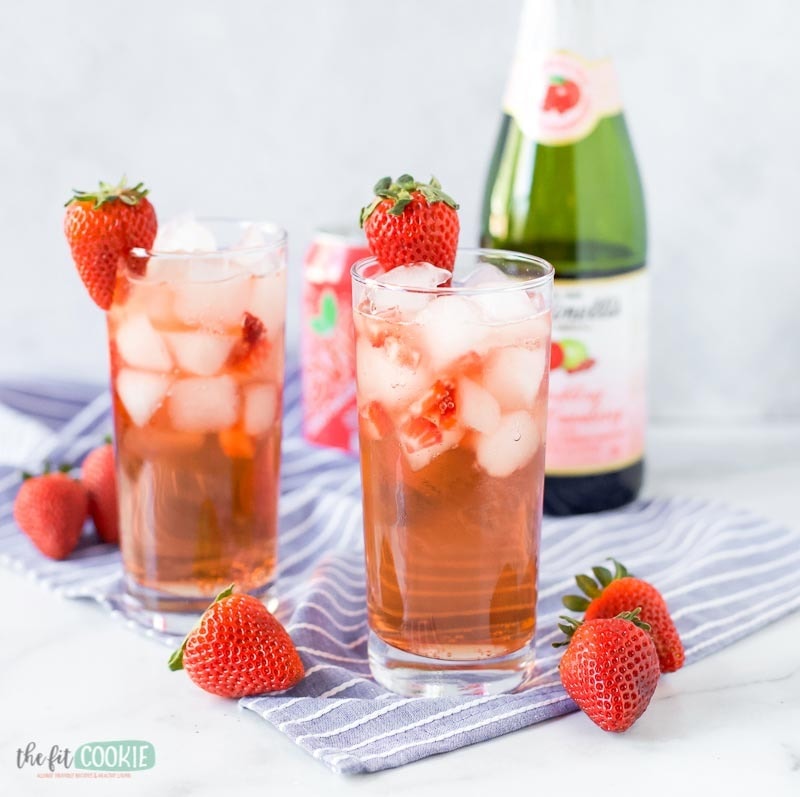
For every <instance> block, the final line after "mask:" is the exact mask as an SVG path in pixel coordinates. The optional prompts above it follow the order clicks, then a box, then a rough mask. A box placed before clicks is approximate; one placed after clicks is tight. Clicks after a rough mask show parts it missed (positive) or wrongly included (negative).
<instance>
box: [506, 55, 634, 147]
mask: <svg viewBox="0 0 800 797" xmlns="http://www.w3.org/2000/svg"><path fill="white" fill-rule="evenodd" d="M503 108H504V110H505V112H506V113H507V114H509V115H510V116H512V117H513V118H514V119H515V120H516V122H517V124H518V125H519V127H520V129H521V130H522V132H523V133H524V134H525V135H526V136H527V137H528V138H530V139H532V140H534V141H536V142H538V143H539V144H545V145H548V146H563V145H566V144H574V143H575V142H576V141H580V140H581V139H583V138H586V137H587V136H588V135H589V134H590V133H591V132H592V131H593V130H594V129H595V127H597V124H598V122H599V121H600V120H601V119H603V118H605V117H607V116H615V115H616V114H618V113H620V112H621V111H622V103H621V101H620V97H619V90H618V88H617V78H616V75H615V72H614V67H613V65H612V63H611V61H610V60H608V59H602V60H597V61H587V60H585V59H583V58H581V57H580V56H578V55H575V54H574V53H570V52H567V51H559V52H553V53H548V54H541V53H536V52H535V51H534V52H529V51H527V50H523V51H522V53H519V54H518V56H517V59H516V60H515V62H514V64H513V65H512V68H511V76H510V78H509V82H508V86H507V88H506V94H505V99H504V102H503Z"/></svg>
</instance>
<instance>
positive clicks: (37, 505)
mask: <svg viewBox="0 0 800 797" xmlns="http://www.w3.org/2000/svg"><path fill="white" fill-rule="evenodd" d="M24 479H25V480H24V481H23V482H22V486H21V487H20V488H19V492H18V493H17V497H16V498H15V500H14V520H16V521H17V525H18V526H19V527H20V528H21V529H22V530H23V531H24V532H25V534H27V535H28V537H30V539H31V542H32V543H33V544H34V545H35V546H36V547H37V548H38V549H39V550H40V551H41V552H42V553H43V554H44V555H45V556H49V557H50V558H51V559H66V558H67V557H68V556H69V555H70V554H71V553H72V552H73V551H74V550H75V546H76V545H77V544H78V540H79V539H80V537H81V531H82V529H83V524H84V522H85V521H86V516H87V514H88V511H89V499H88V496H87V495H86V490H85V489H84V487H83V485H82V484H81V483H80V482H79V481H76V480H75V479H72V478H70V477H69V476H67V474H66V473H61V472H59V473H48V472H47V471H45V473H44V474H42V475H41V476H28V475H27V474H25V476H24Z"/></svg>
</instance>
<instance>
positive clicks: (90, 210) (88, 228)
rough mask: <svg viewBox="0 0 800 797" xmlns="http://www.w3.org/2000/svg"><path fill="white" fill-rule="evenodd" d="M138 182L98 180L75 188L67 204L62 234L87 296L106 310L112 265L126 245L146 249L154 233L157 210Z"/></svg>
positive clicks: (126, 249) (120, 258)
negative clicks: (90, 185)
mask: <svg viewBox="0 0 800 797" xmlns="http://www.w3.org/2000/svg"><path fill="white" fill-rule="evenodd" d="M147 193H148V191H147V189H146V188H145V187H144V185H143V184H142V183H137V184H136V185H134V186H128V185H127V182H126V180H125V178H124V177H123V178H122V179H121V180H120V181H119V183H118V184H117V185H111V184H110V183H104V182H100V184H99V187H98V188H97V190H96V191H93V192H92V191H77V190H74V189H73V194H74V196H73V197H71V198H70V199H69V200H68V201H67V202H66V208H67V212H66V214H65V216H64V235H66V238H67V243H68V244H69V247H70V251H71V252H72V259H73V260H74V261H75V266H76V267H77V269H78V274H79V275H80V277H81V279H82V280H83V284H84V285H85V286H86V289H87V290H88V291H89V295H90V296H91V297H92V300H93V301H94V302H95V304H97V306H98V307H100V308H101V309H102V310H108V309H109V307H111V302H112V300H113V298H114V285H115V282H116V276H117V269H118V268H119V266H120V263H124V262H125V258H126V257H127V255H128V253H129V252H130V251H131V249H134V248H137V247H140V248H142V249H150V248H151V247H152V245H153V241H154V240H155V237H156V232H157V229H158V222H157V220H156V212H155V210H154V208H153V206H152V205H151V204H150V200H149V199H147Z"/></svg>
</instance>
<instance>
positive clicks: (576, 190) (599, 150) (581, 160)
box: [481, 113, 647, 275]
mask: <svg viewBox="0 0 800 797" xmlns="http://www.w3.org/2000/svg"><path fill="white" fill-rule="evenodd" d="M481 229H482V242H483V243H484V245H492V246H503V247H507V248H512V249H521V250H523V251H531V252H535V253H536V254H539V255H541V256H542V257H545V258H546V259H548V260H550V261H551V262H552V263H553V264H554V266H555V267H556V270H557V272H560V273H562V274H565V275H580V274H589V273H592V272H596V273H602V274H609V273H623V272H624V271H629V270H634V269H636V268H641V267H642V265H643V264H644V262H645V259H646V248H647V222H646V213H645V205H644V195H643V191H642V183H641V179H640V176H639V170H638V166H637V163H636V157H635V154H634V151H633V147H632V144H631V139H630V135H629V133H628V128H627V125H626V122H625V117H624V115H623V114H622V113H618V114H615V115H614V116H611V117H608V118H605V119H603V120H601V121H600V122H599V123H598V125H597V127H596V128H595V129H594V130H593V131H592V133H591V134H589V135H588V136H586V137H585V138H583V139H581V140H580V141H577V142H573V143H570V144H565V145H557V146H552V145H546V144H541V143H540V142H537V141H535V140H533V139H531V138H530V137H528V136H526V135H525V133H524V132H523V131H522V129H521V128H520V127H519V125H517V123H516V122H515V120H514V119H513V118H512V117H510V116H509V115H507V114H506V115H504V117H503V119H502V122H501V126H500V133H499V136H498V140H497V144H496V147H495V152H494V156H493V158H492V162H491V166H490V173H489V178H488V180H487V184H486V191H485V194H484V205H483V217H482V224H481ZM548 255H549V256H548Z"/></svg>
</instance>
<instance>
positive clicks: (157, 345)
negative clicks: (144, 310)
mask: <svg viewBox="0 0 800 797" xmlns="http://www.w3.org/2000/svg"><path fill="white" fill-rule="evenodd" d="M116 344H117V351H118V352H119V355H120V357H122V359H123V360H124V361H125V362H126V363H127V364H128V365H132V366H133V367H134V368H144V369H145V370H148V371H169V370H171V369H172V357H171V356H170V353H169V351H168V350H167V346H166V344H165V343H164V340H163V338H162V337H161V335H159V334H158V332H156V330H155V329H154V328H153V325H152V324H151V323H150V320H149V319H148V318H147V316H144V315H135V316H133V317H132V318H130V319H128V320H127V321H124V322H123V323H122V324H121V325H120V327H119V328H118V329H117V334H116Z"/></svg>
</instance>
